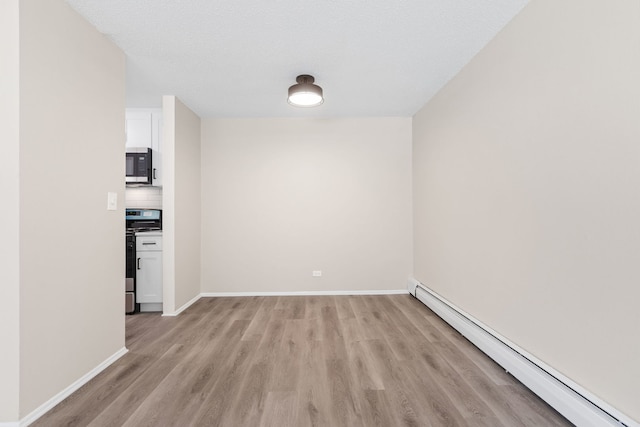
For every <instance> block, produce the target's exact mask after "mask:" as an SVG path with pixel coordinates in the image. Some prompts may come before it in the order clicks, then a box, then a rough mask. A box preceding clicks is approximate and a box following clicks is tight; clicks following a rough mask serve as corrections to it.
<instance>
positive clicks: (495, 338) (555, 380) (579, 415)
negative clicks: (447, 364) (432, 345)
mask: <svg viewBox="0 0 640 427" xmlns="http://www.w3.org/2000/svg"><path fill="white" fill-rule="evenodd" d="M407 287H408V289H409V290H410V291H411V292H410V293H411V294H412V295H413V296H415V297H416V298H417V299H418V300H420V301H421V302H422V303H423V304H425V305H426V306H427V307H429V308H430V309H431V310H433V312H435V313H436V314H437V315H438V316H440V317H441V318H442V319H443V320H444V321H445V322H447V323H448V324H449V325H451V326H452V327H453V328H454V329H456V330H457V331H458V332H460V333H461V334H462V335H463V336H464V337H466V338H467V339H468V340H469V341H471V342H472V343H473V344H474V345H475V346H476V347H478V348H479V349H480V350H482V351H483V352H484V353H485V354H487V355H488V356H489V357H490V358H492V359H493V360H494V361H495V362H496V363H498V364H499V365H500V366H502V367H503V368H504V369H505V370H506V371H507V372H509V373H510V374H511V375H513V376H514V377H516V378H517V379H518V380H520V382H522V383H523V384H524V385H525V386H527V387H528V388H529V389H530V390H531V391H532V392H534V393H535V394H537V395H538V396H539V397H540V398H541V399H542V400H544V401H545V402H547V403H548V404H549V405H550V406H552V407H553V408H555V409H556V410H557V411H558V412H559V413H560V414H562V415H563V416H564V417H565V418H567V419H568V420H569V421H571V422H572V423H574V424H575V425H576V426H579V427H583V426H584V427H614V426H615V427H621V426H627V427H640V424H639V423H637V422H636V421H634V420H633V419H631V418H630V417H628V416H627V415H625V414H623V413H621V412H620V411H618V410H617V409H615V408H613V407H612V406H611V405H609V404H607V403H606V402H604V401H602V400H601V399H599V398H597V397H596V396H594V395H593V394H592V393H590V392H588V391H587V390H585V389H584V388H582V387H580V386H579V385H578V384H576V383H575V382H573V381H572V380H571V379H569V378H567V377H566V376H564V375H562V374H561V373H559V372H557V371H556V370H555V369H553V368H552V367H551V366H549V365H547V364H546V363H544V362H543V361H541V360H539V359H537V358H536V357H535V356H533V355H531V354H529V353H528V352H526V351H525V350H523V349H521V348H520V347H518V346H517V345H516V344H514V343H512V342H511V341H509V340H508V339H507V338H506V337H503V336H501V335H500V334H498V333H497V332H496V331H494V330H492V329H491V328H489V327H488V326H486V325H484V324H483V323H482V322H480V321H478V320H477V319H475V318H474V317H473V316H471V315H470V314H468V313H466V312H464V311H463V310H461V309H459V308H458V307H456V306H455V305H453V304H451V303H450V302H449V301H447V300H446V299H444V298H442V297H441V296H440V295H438V294H437V293H435V292H434V291H432V290H431V289H429V288H427V287H426V286H424V285H423V284H421V283H420V282H418V281H417V280H415V279H409V283H408V285H407Z"/></svg>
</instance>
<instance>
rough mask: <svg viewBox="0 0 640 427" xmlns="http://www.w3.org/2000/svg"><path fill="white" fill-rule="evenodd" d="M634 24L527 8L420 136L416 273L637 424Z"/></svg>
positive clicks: (564, 5)
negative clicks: (631, 418)
mask: <svg viewBox="0 0 640 427" xmlns="http://www.w3.org/2000/svg"><path fill="white" fill-rule="evenodd" d="M639 22H640V3H639V2H637V1H635V0H617V1H612V2H601V1H595V0H589V1H578V0H567V1H563V2H557V1H551V0H536V1H533V2H531V3H530V4H529V6H527V7H526V8H525V9H524V10H523V11H522V12H521V13H520V15H518V16H517V17H516V18H515V19H514V20H513V21H512V22H511V23H510V24H509V25H508V26H507V27H506V28H505V29H504V30H503V31H502V32H501V33H500V34H499V35H498V36H497V37H496V38H495V39H494V40H493V41H492V42H491V43H489V45H488V46H487V47H486V48H485V49H484V50H483V51H481V52H480V53H479V54H478V55H477V56H476V57H475V58H474V59H473V60H472V61H471V63H470V64H469V65H467V66H466V68H465V69H463V71H462V72H461V73H460V74H459V75H458V76H456V77H455V78H454V79H453V80H452V81H451V82H450V83H449V84H448V85H447V86H446V87H445V88H444V89H443V90H442V91H441V92H440V93H439V94H438V95H437V96H436V97H435V98H433V99H432V100H431V101H430V102H429V103H428V104H427V105H426V106H425V107H424V108H423V109H422V110H421V111H420V112H419V113H418V114H417V115H416V116H415V118H414V126H413V134H414V152H413V156H414V207H415V209H414V221H415V242H414V246H415V258H414V263H415V276H416V278H417V279H418V280H420V281H422V282H423V283H425V284H426V285H428V286H429V287H431V288H433V289H434V290H435V291H436V292H438V293H440V294H441V295H443V296H444V297H445V298H447V299H449V300H450V301H452V302H453V303H454V304H456V305H458V306H459V307H461V308H462V309H464V310H466V311H467V312H469V313H470V314H472V315H473V316H475V317H476V318H478V319H479V320H481V321H482V322H484V323H486V324H487V325H489V326H490V327H492V328H494V329H495V330H497V331H498V332H499V333H501V334H502V335H504V336H506V337H507V338H509V339H510V340H512V341H514V342H515V343H516V344H518V345H520V346H521V347H523V348H524V349H526V350H527V351H529V352H531V353H532V354H534V355H535V356H537V357H538V358H540V359H542V360H543V361H545V362H546V363H548V364H549V365H551V366H552V367H554V368H555V369H557V370H558V371H560V372H562V373H563V374H565V375H566V376H568V377H569V378H571V379H573V380H574V381H575V382H577V383H578V384H580V385H581V386H583V387H585V388H586V389H587V390H589V391H590V392H592V393H594V394H595V395H596V396H599V397H600V398H602V399H604V400H605V401H607V402H609V403H610V404H612V405H613V406H615V407H616V408H618V409H619V410H621V411H623V412H624V413H626V414H628V415H629V416H631V417H633V418H634V419H635V420H636V421H640V405H638V402H639V401H638V384H639V383H640V363H638V361H639V360H640V340H638V325H640V310H638V302H639V301H640V286H639V285H638V284H639V283H640V268H639V265H640V220H639V219H640V196H639V190H640V167H639V166H640V79H639V78H638V76H640V25H638V23H639Z"/></svg>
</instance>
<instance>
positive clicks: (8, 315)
mask: <svg viewBox="0 0 640 427" xmlns="http://www.w3.org/2000/svg"><path fill="white" fill-rule="evenodd" d="M18 19H19V2H18V0H6V1H2V2H0V64H2V65H1V67H2V78H0V117H2V129H0V132H2V136H0V140H1V141H2V143H1V144H0V145H1V147H0V150H2V154H1V155H0V194H2V205H1V206H2V207H1V208H0V236H1V237H0V348H1V349H2V350H0V378H1V380H0V423H2V422H9V421H17V420H18V409H19V400H18V396H19V395H18V392H19V381H20V379H19V375H18V371H19V366H20V361H19V348H20V347H19V346H20V329H19V323H18V321H19V317H20V316H19V304H20V300H19V298H20V273H19V257H18V249H19V247H20V242H19V233H18V227H19V224H20V219H19V215H20V211H19V201H20V194H19V191H20V187H19V179H18V178H19V151H20V140H19V116H18V111H19V110H18V108H19V91H18V85H19V43H18V34H19V25H18Z"/></svg>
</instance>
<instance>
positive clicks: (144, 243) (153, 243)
mask: <svg viewBox="0 0 640 427" xmlns="http://www.w3.org/2000/svg"><path fill="white" fill-rule="evenodd" d="M142 244H143V245H155V244H156V242H142Z"/></svg>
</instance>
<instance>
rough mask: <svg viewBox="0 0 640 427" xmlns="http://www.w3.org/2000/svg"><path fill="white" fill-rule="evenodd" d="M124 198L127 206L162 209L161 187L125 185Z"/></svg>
mask: <svg viewBox="0 0 640 427" xmlns="http://www.w3.org/2000/svg"><path fill="white" fill-rule="evenodd" d="M124 199H125V201H124V202H125V207H127V208H140V209H144V208H147V209H162V187H127V188H126V189H125V192H124Z"/></svg>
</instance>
